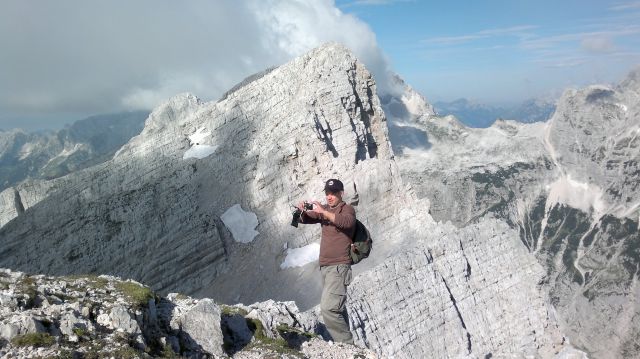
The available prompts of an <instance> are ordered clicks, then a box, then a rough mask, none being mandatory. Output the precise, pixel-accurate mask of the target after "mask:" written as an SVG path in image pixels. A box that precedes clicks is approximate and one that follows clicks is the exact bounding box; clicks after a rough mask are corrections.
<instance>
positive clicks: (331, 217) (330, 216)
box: [322, 211, 336, 223]
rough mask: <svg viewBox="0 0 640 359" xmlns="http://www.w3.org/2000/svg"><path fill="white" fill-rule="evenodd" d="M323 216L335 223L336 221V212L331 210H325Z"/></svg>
mask: <svg viewBox="0 0 640 359" xmlns="http://www.w3.org/2000/svg"><path fill="white" fill-rule="evenodd" d="M322 216H323V217H324V218H325V219H326V220H328V221H329V222H331V223H335V221H336V214H335V213H331V212H329V211H325V212H324V213H323V214H322Z"/></svg>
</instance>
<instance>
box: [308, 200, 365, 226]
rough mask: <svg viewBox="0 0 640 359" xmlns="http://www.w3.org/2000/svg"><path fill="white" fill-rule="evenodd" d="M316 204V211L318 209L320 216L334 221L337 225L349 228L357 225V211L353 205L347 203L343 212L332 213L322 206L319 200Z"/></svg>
mask: <svg viewBox="0 0 640 359" xmlns="http://www.w3.org/2000/svg"><path fill="white" fill-rule="evenodd" d="M314 204H315V205H316V206H315V207H314V211H317V212H318V214H319V215H320V216H322V217H324V218H325V219H327V220H328V221H329V222H331V223H333V224H334V225H335V226H336V227H338V228H340V229H347V228H351V227H353V226H355V225H356V211H355V210H354V209H353V207H351V206H348V205H345V206H344V207H343V208H342V212H341V213H331V212H329V211H327V210H325V209H324V208H322V206H321V205H320V203H319V202H314ZM316 208H317V209H316Z"/></svg>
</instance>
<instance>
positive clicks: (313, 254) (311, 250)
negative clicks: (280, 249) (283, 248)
mask: <svg viewBox="0 0 640 359" xmlns="http://www.w3.org/2000/svg"><path fill="white" fill-rule="evenodd" d="M319 255H320V244H318V243H311V244H309V245H306V246H304V247H300V248H289V249H287V257H286V258H285V259H284V262H282V264H280V268H282V269H285V268H292V267H302V266H304V265H306V264H309V263H312V262H314V261H317V260H318V256H319Z"/></svg>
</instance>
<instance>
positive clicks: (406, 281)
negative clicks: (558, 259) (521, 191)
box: [0, 44, 563, 357]
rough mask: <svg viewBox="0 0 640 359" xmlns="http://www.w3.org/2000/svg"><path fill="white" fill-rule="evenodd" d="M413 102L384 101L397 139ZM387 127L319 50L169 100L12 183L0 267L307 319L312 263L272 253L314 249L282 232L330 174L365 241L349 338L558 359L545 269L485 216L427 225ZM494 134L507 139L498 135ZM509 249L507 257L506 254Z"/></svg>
mask: <svg viewBox="0 0 640 359" xmlns="http://www.w3.org/2000/svg"><path fill="white" fill-rule="evenodd" d="M420 99H421V97H415V96H407V97H406V98H401V99H399V100H396V101H387V102H385V103H386V104H389V103H396V104H397V105H398V106H400V105H403V106H405V107H407V106H408V107H407V108H408V111H407V112H406V114H405V115H406V116H408V118H404V119H403V121H397V122H394V125H396V124H397V126H396V129H400V131H402V130H403V128H405V127H407V129H409V130H410V131H413V130H411V129H410V128H408V126H406V124H407V123H409V122H408V121H409V120H410V119H412V118H414V117H416V116H417V114H419V113H421V112H424V111H431V112H432V109H431V110H430V107H429V106H427V105H424V106H420V105H419V103H418V105H416V102H419V100H420ZM401 107H402V106H400V107H399V109H400V110H401V109H402V108H401ZM405 115H403V116H405ZM386 122H387V121H386V118H385V115H384V113H383V111H382V107H381V103H380V100H379V99H378V97H377V94H376V87H375V82H374V80H373V79H372V78H371V75H370V74H369V73H368V72H367V71H366V69H365V68H364V67H363V66H362V65H361V63H359V62H358V61H357V60H356V59H355V58H354V57H353V55H352V54H351V53H350V52H349V51H348V50H346V49H345V48H343V47H342V46H339V45H335V44H330V45H326V46H323V47H321V48H319V49H316V50H313V51H311V52H310V53H308V54H306V55H304V56H301V57H299V58H297V59H295V60H293V61H292V62H290V63H288V64H285V65H283V66H280V67H278V68H276V69H273V70H270V71H265V72H264V73H261V74H259V75H258V76H255V77H253V78H251V79H249V80H247V81H244V82H243V83H242V84H240V85H239V86H237V87H236V88H235V89H234V90H233V91H230V92H229V93H227V94H226V95H225V96H224V97H223V99H221V100H220V101H218V102H211V103H202V102H201V101H199V100H198V99H197V98H196V97H195V96H192V95H180V96H176V97H174V98H172V99H171V100H169V101H167V102H166V103H164V104H163V105H161V106H159V107H158V108H157V109H156V110H155V111H153V113H152V114H151V115H150V116H149V118H148V119H147V121H146V123H145V128H144V130H143V131H142V133H141V134H140V135H139V136H137V137H135V138H133V139H132V140H131V141H130V142H129V143H128V144H127V145H125V146H124V147H123V148H122V149H120V150H119V151H118V153H117V154H116V155H115V157H114V158H113V159H112V160H110V161H107V162H105V163H103V164H101V165H98V166H95V167H92V168H89V169H86V170H83V171H80V172H77V173H74V174H72V175H69V176H65V177H63V178H60V179H58V180H56V181H52V182H47V183H34V184H32V187H28V189H26V190H23V191H21V190H20V189H18V195H19V197H20V198H21V203H22V204H23V206H22V207H23V209H24V210H17V211H16V213H17V217H15V218H13V219H12V220H11V221H10V222H9V223H8V224H6V225H5V226H4V227H2V228H1V229H0V244H1V245H0V265H2V266H6V267H10V268H14V269H21V270H25V271H29V272H36V273H52V274H70V273H87V272H88V273H100V274H103V273H106V274H115V275H118V276H122V277H131V278H134V279H136V280H138V281H141V282H143V283H147V284H149V285H151V286H152V287H153V288H154V289H156V290H159V291H160V292H161V293H166V292H169V291H180V292H185V293H187V294H189V295H196V296H206V297H213V298H214V299H216V300H219V301H223V302H227V303H235V302H244V303H251V302H255V301H262V300H267V299H275V300H295V301H296V303H298V305H300V306H301V307H302V308H303V309H306V308H310V307H312V306H314V305H316V304H317V303H318V301H319V298H320V283H319V274H318V268H317V264H316V263H312V264H307V265H304V266H301V267H295V266H294V267H289V268H285V267H283V266H281V264H282V263H283V262H284V260H285V257H286V256H287V255H289V253H290V252H289V249H300V248H303V247H304V248H306V247H307V245H309V244H313V243H316V242H317V241H318V239H319V228H317V227H315V226H300V227H299V228H294V227H292V226H290V222H291V212H290V210H291V204H293V203H296V202H297V201H299V200H302V199H313V198H315V199H319V198H321V197H322V195H323V194H322V188H323V184H324V180H326V179H327V178H331V177H338V178H340V179H342V180H343V182H344V183H345V185H346V193H347V198H346V200H347V201H348V202H350V203H352V204H353V205H354V206H356V210H357V213H358V218H359V219H360V220H361V221H362V222H363V223H365V224H366V225H367V227H368V228H369V230H370V231H371V233H372V234H373V236H374V239H375V244H374V251H373V254H372V256H371V257H370V258H368V259H367V260H366V261H364V262H363V263H361V264H358V265H357V266H355V267H354V269H355V272H356V274H360V276H359V277H358V279H356V281H355V282H354V283H353V285H352V286H351V287H350V294H351V301H352V302H353V308H352V309H351V313H350V314H351V323H352V325H353V327H354V331H355V334H356V337H357V338H359V339H358V340H359V343H360V344H364V345H367V346H370V347H371V348H374V349H375V350H376V351H378V352H379V353H383V354H385V355H389V356H395V357H403V356H405V357H408V356H412V355H417V356H420V355H422V354H424V353H426V351H425V348H431V349H432V350H434V351H436V352H437V353H439V354H441V355H442V356H449V357H459V356H462V355H468V356H481V355H488V354H489V353H497V354H501V353H518V352H526V353H533V354H536V355H545V356H546V355H547V354H549V355H552V354H554V353H557V352H560V351H561V350H562V349H563V345H562V344H561V343H562V336H561V333H560V332H558V331H557V330H556V329H555V328H556V322H555V319H554V318H553V317H552V316H551V315H550V314H549V311H548V309H547V308H546V307H545V305H544V303H543V301H542V300H541V299H540V298H542V295H543V293H544V292H543V291H541V289H540V287H539V282H540V273H544V270H543V268H542V267H541V266H540V265H539V264H537V263H535V262H534V261H532V259H531V258H527V257H526V255H525V254H526V253H523V252H522V248H520V247H518V246H517V245H516V244H518V243H520V242H519V238H518V236H517V233H516V232H515V231H509V230H507V229H505V227H504V225H502V224H500V223H499V222H496V221H486V222H483V223H478V224H473V225H472V226H471V227H469V228H466V229H464V230H458V229H456V228H454V227H453V226H450V225H442V224H438V223H436V222H435V221H434V220H433V219H432V217H431V216H430V215H429V210H430V206H429V201H419V200H416V198H415V195H414V192H413V190H411V189H410V188H408V187H407V186H405V184H404V183H403V181H402V179H401V177H400V171H399V169H398V165H397V163H396V161H395V160H394V151H393V150H392V148H391V146H390V143H389V136H388V134H387V125H386ZM449 125H450V126H449V127H447V128H445V129H443V130H442V131H441V132H438V133H437V134H436V136H439V137H440V138H442V139H443V141H444V139H446V138H447V137H448V136H450V135H457V136H460V137H463V136H464V133H463V132H464V131H463V128H462V127H461V126H460V125H459V124H457V123H456V122H455V120H454V119H452V118H450V120H449ZM414 128H417V130H418V131H417V132H412V133H416V134H417V135H416V136H417V137H416V138H415V141H410V142H408V143H401V144H400V147H399V148H404V149H406V151H407V153H410V152H411V151H412V150H416V149H417V148H418V147H421V146H423V145H424V144H425V142H424V140H425V138H424V137H421V135H420V134H421V133H422V134H425V133H429V132H428V131H425V130H424V129H421V128H419V127H416V126H414ZM390 131H391V130H390ZM498 132H499V133H500V134H501V135H502V136H506V135H504V133H507V134H510V135H511V136H512V137H518V136H516V135H514V134H513V133H514V131H513V130H512V129H510V128H509V127H508V126H506V127H505V129H502V130H500V131H498ZM516 133H517V131H516ZM429 136H434V134H431V133H430V134H429ZM391 137H392V139H393V135H392V136H391ZM398 137H399V138H402V136H398ZM433 138H435V137H433ZM428 140H429V141H431V140H432V137H429V138H428ZM515 146H516V147H517V146H518V145H517V144H516V145H515ZM485 147H490V146H489V145H486V146H485ZM442 153H444V151H443V152H442ZM528 156H530V155H523V157H524V158H529V157H528ZM447 158H451V157H447ZM470 163H475V162H473V161H472V162H470ZM401 164H402V162H401ZM24 188H26V187H24ZM416 188H418V189H419V187H418V186H416ZM13 195H14V197H13V199H14V201H13V202H10V204H11V205H14V206H15V198H16V193H15V192H14V193H13ZM25 198H26V199H32V201H29V200H25ZM25 203H26V204H25ZM238 204H239V205H240V207H241V209H242V210H243V211H248V212H251V213H253V214H255V218H257V221H258V225H257V227H256V228H255V231H257V232H258V234H257V235H256V236H255V237H253V235H254V234H251V232H252V230H253V228H250V229H249V234H248V236H245V235H243V238H242V240H240V238H235V237H234V235H233V234H232V229H233V228H229V227H227V226H231V227H233V226H232V225H231V224H229V223H233V222H234V219H235V220H237V219H238V218H237V217H236V216H235V215H233V216H230V217H229V216H225V214H227V211H228V210H229V209H230V208H232V207H234V208H237V207H236V205H238ZM438 211H440V210H438ZM438 211H437V212H438ZM235 213H241V212H235ZM438 213H440V212H438ZM470 217H473V216H470ZM475 217H478V216H477V215H476V216H475ZM224 218H228V219H229V221H225V220H224ZM233 233H240V232H235V231H233ZM519 248H520V249H519ZM511 251H515V252H513V253H515V254H511V255H515V256H517V258H519V260H520V261H521V263H518V262H516V261H509V259H511V257H508V258H509V259H507V256H508V254H507V253H511ZM407 262H409V263H412V265H411V266H407ZM503 266H505V268H502V267H503ZM490 268H492V269H491V270H489V269H490ZM397 288H399V290H398V289H397ZM523 293H524V294H526V295H527V300H524V299H523V296H522V294H523ZM490 298H494V299H495V298H503V299H504V300H493V302H491V300H490ZM390 303H393V304H394V305H389V304H390ZM531 303H533V307H530V304H531ZM531 308H533V309H531ZM496 323H497V324H496ZM397 328H402V330H399V331H398V330H397ZM414 332H415V334H412V333H414ZM425 333H426V334H425ZM418 334H420V335H418ZM423 334H425V335H423ZM434 338H437V339H435V340H436V341H438V343H441V344H434ZM533 342H535V344H533Z"/></svg>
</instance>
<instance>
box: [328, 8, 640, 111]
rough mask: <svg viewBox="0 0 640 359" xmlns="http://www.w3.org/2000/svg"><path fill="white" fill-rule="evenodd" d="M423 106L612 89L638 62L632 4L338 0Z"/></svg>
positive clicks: (639, 15) (638, 27) (638, 19)
mask: <svg viewBox="0 0 640 359" xmlns="http://www.w3.org/2000/svg"><path fill="white" fill-rule="evenodd" d="M336 5H337V7H338V8H339V9H341V10H342V11H343V12H345V13H349V14H352V15H354V16H356V17H358V18H360V19H362V20H363V21H364V22H366V23H367V24H368V25H369V26H370V27H371V28H372V30H373V32H374V33H375V34H376V37H377V41H378V45H379V46H380V47H381V48H382V49H383V51H384V53H385V54H386V56H387V57H388V59H389V61H390V63H391V66H392V68H393V69H394V70H395V71H396V72H398V73H399V74H400V75H401V76H402V77H403V78H405V80H406V81H407V82H408V83H410V84H411V85H412V86H413V87H415V88H416V89H418V90H419V91H420V92H421V93H422V94H423V95H425V96H426V97H427V98H428V99H429V100H431V101H436V100H453V99H455V98H458V97H466V98H470V99H475V100H477V101H480V102H486V103H491V104H505V103H513V102H518V101H522V100H523V99H526V98H529V97H546V96H557V95H558V94H560V93H561V91H562V90H563V89H565V88H567V87H579V86H584V85H587V84H592V83H612V82H618V81H619V80H620V79H622V78H623V77H624V76H625V75H626V74H627V73H628V71H630V70H631V69H632V68H633V67H634V66H636V65H638V64H640V1H627V2H612V1H593V0H590V1H575V0H571V1H564V0H562V1H547V0H537V1H393V0H388V1H384V0H369V1H367V0H364V1H351V0H338V1H337V2H336Z"/></svg>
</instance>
